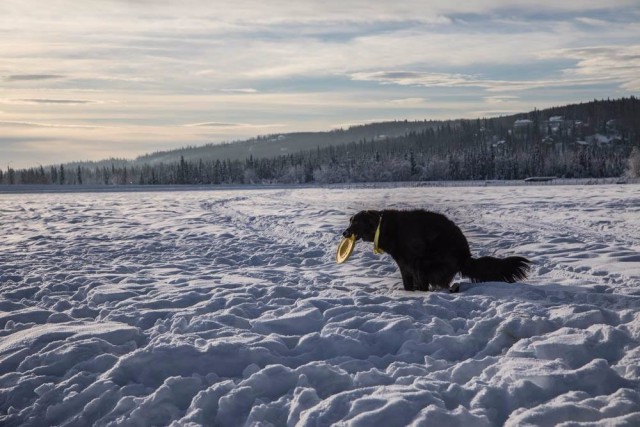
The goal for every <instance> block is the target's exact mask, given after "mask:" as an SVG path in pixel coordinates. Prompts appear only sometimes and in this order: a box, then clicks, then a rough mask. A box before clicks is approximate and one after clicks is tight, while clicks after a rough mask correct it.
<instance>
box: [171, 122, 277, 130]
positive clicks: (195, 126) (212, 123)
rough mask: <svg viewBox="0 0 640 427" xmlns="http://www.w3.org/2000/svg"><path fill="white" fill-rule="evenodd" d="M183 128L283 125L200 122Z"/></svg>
mask: <svg viewBox="0 0 640 427" xmlns="http://www.w3.org/2000/svg"><path fill="white" fill-rule="evenodd" d="M183 126H184V127H189V128H221V129H230V128H243V129H249V128H274V127H282V126H284V125H283V124H278V123H272V124H249V123H223V122H202V123H189V124H186V125H183Z"/></svg>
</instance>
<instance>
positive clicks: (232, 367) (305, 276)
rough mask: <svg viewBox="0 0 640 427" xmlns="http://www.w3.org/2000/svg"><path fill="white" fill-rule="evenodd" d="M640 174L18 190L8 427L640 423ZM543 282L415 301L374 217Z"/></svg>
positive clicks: (5, 318)
mask: <svg viewBox="0 0 640 427" xmlns="http://www.w3.org/2000/svg"><path fill="white" fill-rule="evenodd" d="M639 207H640V186H639V185H619V186H615V185H608V186H588V187H587V186H531V187H486V188H483V187H480V188H473V187H471V188H384V187H382V188H371V189H346V188H344V189H338V188H334V189H322V188H317V189H313V188H307V189H273V190H269V189H247V190H233V191H191V192H188V191H165V192H153V193H145V192H135V193H75V194H74V193H68V194H5V195H0V248H1V249H0V424H1V425H3V426H38V427H41V426H45V425H59V426H89V425H95V426H115V425H136V426H152V425H174V426H196V425H208V426H242V425H260V426H270V425H272V426H329V425H344V426H347V425H348V426H366V427H370V426H405V425H412V426H448V425H458V426H499V425H507V426H523V425H538V426H545V425H549V426H577V425H584V426H586V425H589V426H594V425H599V426H604V425H640V208H639ZM366 208H370V209H385V208H393V209H404V208H426V209H429V210H433V211H437V212H442V213H444V214H446V215H448V216H449V217H450V218H451V219H453V220H454V221H455V222H456V223H458V224H459V226H460V228H461V229H462V230H463V231H464V232H465V234H466V235H467V238H468V239H469V242H470V245H471V249H472V252H473V254H474V255H476V256H483V255H495V256H507V255H522V256H526V257H528V258H530V259H531V260H532V261H533V262H534V267H533V271H532V273H531V276H530V278H529V279H528V280H527V281H525V282H523V283H515V284H505V283H479V284H473V285H472V284H469V283H463V284H462V286H461V292H460V293H459V294H449V293H445V292H431V293H426V292H405V291H404V290H402V285H401V279H400V275H399V272H398V271H397V268H396V266H395V264H394V263H393V262H392V260H391V259H390V258H389V257H388V256H387V255H374V254H373V253H372V247H371V244H367V243H364V242H358V244H357V245H356V248H355V251H354V254H353V255H352V257H351V258H350V259H349V260H348V261H347V262H346V263H345V264H342V265H337V264H336V263H335V259H334V256H335V250H336V247H337V244H338V242H339V239H340V233H341V232H342V230H343V229H344V228H345V227H346V226H347V224H348V219H349V217H350V216H351V215H352V214H353V213H355V212H357V211H359V210H361V209H366Z"/></svg>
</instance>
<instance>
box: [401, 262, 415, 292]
mask: <svg viewBox="0 0 640 427" xmlns="http://www.w3.org/2000/svg"><path fill="white" fill-rule="evenodd" d="M398 267H400V275H401V276H402V285H403V286H404V290H405V291H413V290H415V289H414V287H413V274H412V273H411V272H409V271H407V268H406V267H404V266H402V265H398Z"/></svg>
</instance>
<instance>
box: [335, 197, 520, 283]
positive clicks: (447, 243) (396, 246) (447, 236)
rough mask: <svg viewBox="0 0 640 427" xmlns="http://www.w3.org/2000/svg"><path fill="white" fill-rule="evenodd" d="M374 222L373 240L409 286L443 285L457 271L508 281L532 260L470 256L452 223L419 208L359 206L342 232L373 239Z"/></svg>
mask: <svg viewBox="0 0 640 427" xmlns="http://www.w3.org/2000/svg"><path fill="white" fill-rule="evenodd" d="M378 224H380V236H379V239H378V246H379V248H380V249H382V250H383V251H384V252H386V253H388V254H389V255H391V257H392V258H393V259H394V260H395V262H396V263H397V264H398V267H399V268H400V274H401V275H402V283H403V285H404V288H405V289H406V290H408V291H412V290H420V291H428V290H430V288H431V289H438V288H444V289H447V288H449V285H450V284H451V281H452V280H453V278H454V276H455V275H456V273H458V272H460V273H461V274H462V275H463V276H465V277H468V278H469V279H471V281H472V282H474V283H475V282H490V281H498V282H509V283H513V282H515V281H517V280H522V279H524V278H526V277H527V273H528V271H529V268H530V264H531V262H530V261H529V260H528V259H526V258H523V257H519V256H513V257H508V258H502V259H499V258H494V257H481V258H472V257H471V251H470V250H469V243H468V242H467V239H466V238H465V237H464V234H462V231H461V230H460V228H458V226H457V225H455V224H454V223H453V222H452V221H451V220H449V219H448V218H447V217H446V216H444V215H442V214H439V213H435V212H429V211H426V210H421V209H418V210H411V211H398V210H382V211H361V212H358V213H357V214H356V215H354V216H352V217H351V219H350V224H349V228H347V229H346V230H345V231H344V233H342V234H343V236H345V237H348V236H351V235H355V237H356V240H358V239H362V240H364V241H365V242H373V240H374V236H375V231H376V229H377V228H378ZM450 290H451V291H454V292H455V291H457V287H456V288H451V289H450Z"/></svg>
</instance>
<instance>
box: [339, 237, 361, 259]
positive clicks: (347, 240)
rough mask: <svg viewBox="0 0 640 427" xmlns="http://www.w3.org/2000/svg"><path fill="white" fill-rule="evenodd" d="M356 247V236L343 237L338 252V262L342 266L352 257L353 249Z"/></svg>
mask: <svg viewBox="0 0 640 427" xmlns="http://www.w3.org/2000/svg"><path fill="white" fill-rule="evenodd" d="M355 246H356V236H355V235H354V234H352V235H351V236H349V237H343V238H342V240H340V244H339V245H338V252H336V262H337V263H338V264H342V263H343V262H345V261H346V260H348V259H349V257H350V256H351V252H353V248H354V247H355Z"/></svg>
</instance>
